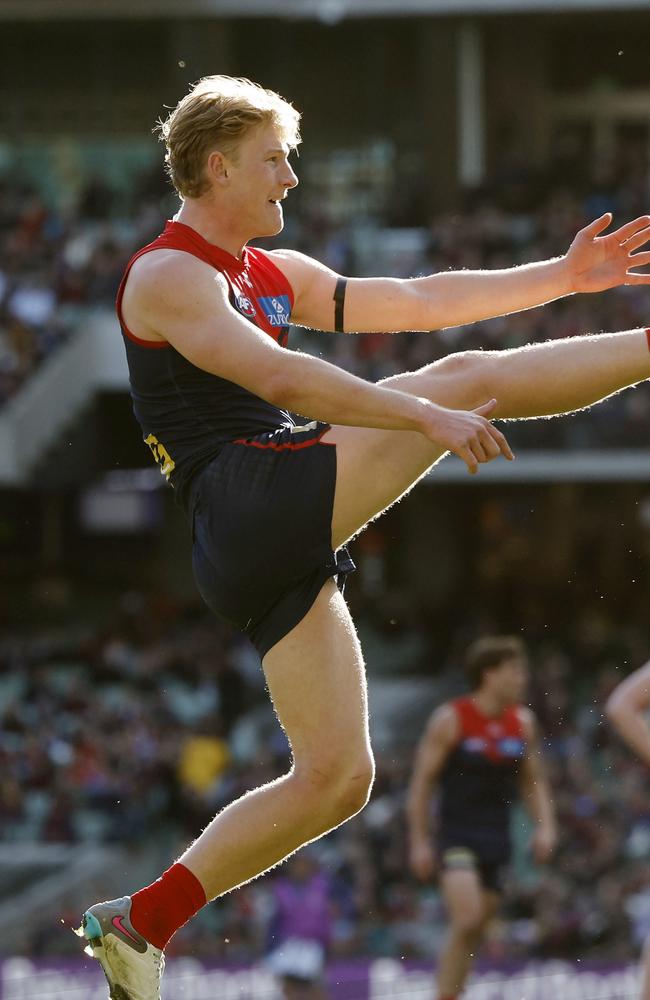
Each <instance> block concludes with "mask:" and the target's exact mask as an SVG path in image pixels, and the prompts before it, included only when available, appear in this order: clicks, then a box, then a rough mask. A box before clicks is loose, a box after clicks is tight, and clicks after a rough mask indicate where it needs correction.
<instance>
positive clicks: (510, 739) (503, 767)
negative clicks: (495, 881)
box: [438, 697, 526, 853]
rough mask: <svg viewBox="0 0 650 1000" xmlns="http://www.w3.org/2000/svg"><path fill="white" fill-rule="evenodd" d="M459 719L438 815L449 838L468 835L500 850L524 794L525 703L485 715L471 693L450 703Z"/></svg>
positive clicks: (444, 771) (448, 839)
mask: <svg viewBox="0 0 650 1000" xmlns="http://www.w3.org/2000/svg"><path fill="white" fill-rule="evenodd" d="M451 706H452V708H453V710H454V711H455V712H456V716H457V720H458V730H459V734H458V741H457V743H456V746H455V747H454V749H453V750H452V752H451V754H450V755H449V757H448V758H447V761H446V764H445V767H444V769H443V771H442V774H441V776H440V793H441V794H440V798H439V802H438V820H439V829H440V833H441V835H442V836H443V837H444V839H445V840H446V841H447V843H449V841H450V839H451V840H453V839H454V837H457V838H459V840H462V842H463V844H464V842H465V840H467V837H468V836H469V837H470V838H471V839H472V844H469V843H468V844H467V845H466V846H472V845H473V844H474V843H475V842H481V843H483V844H484V845H485V848H486V852H485V853H490V847H491V846H492V847H493V848H494V849H495V852H496V853H498V845H499V842H501V843H507V842H508V841H509V827H510V808H511V806H512V804H513V803H514V802H515V800H516V799H517V798H518V795H519V788H518V778H519V774H520V769H521V762H522V760H523V758H524V756H525V753H526V740H525V735H524V730H523V725H522V721H521V714H520V708H519V706H517V705H512V706H510V707H509V708H506V709H505V710H504V711H503V712H502V714H501V715H500V716H498V717H496V718H495V717H492V716H486V715H484V714H483V712H481V710H480V709H479V708H478V706H477V705H476V703H475V702H474V699H473V698H471V697H465V698H457V699H456V700H455V701H452V702H451Z"/></svg>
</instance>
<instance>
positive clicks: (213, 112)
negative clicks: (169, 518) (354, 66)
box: [156, 76, 300, 198]
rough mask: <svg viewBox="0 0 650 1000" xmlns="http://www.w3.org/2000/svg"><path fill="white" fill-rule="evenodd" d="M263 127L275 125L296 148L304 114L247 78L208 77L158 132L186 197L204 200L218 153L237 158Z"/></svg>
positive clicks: (160, 123) (173, 176) (168, 164)
mask: <svg viewBox="0 0 650 1000" xmlns="http://www.w3.org/2000/svg"><path fill="white" fill-rule="evenodd" d="M258 125H275V126H276V127H277V129H278V131H279V133H280V135H281V136H282V139H283V140H284V141H285V142H286V143H287V144H288V145H289V147H290V148H291V149H295V148H296V146H297V145H298V143H299V142H300V129H299V125H300V113H299V112H298V111H296V109H295V108H294V107H293V105H291V104H290V103H289V102H288V101H285V99H284V98H283V97H280V95H279V94H276V93H275V91H273V90H266V89H265V88H264V87H260V85H259V84H257V83H253V82H252V81H251V80H247V79H245V78H244V77H233V76H204V77H203V78H202V79H201V80H199V81H198V83H195V84H194V86H193V87H192V89H191V90H190V92H189V94H186V95H185V97H183V99H182V100H181V101H179V103H178V104H177V105H176V107H175V108H174V110H173V111H172V112H171V113H170V114H169V115H168V117H167V118H166V119H165V120H164V121H163V120H162V119H161V120H159V121H158V122H157V124H156V130H157V131H159V133H160V135H159V138H160V139H161V140H162V141H163V142H164V143H165V146H166V149H167V152H166V154H165V165H166V168H167V173H168V174H169V178H170V180H171V182H172V184H173V185H174V187H175V188H176V190H177V191H178V193H179V195H180V196H181V197H182V198H199V197H200V196H201V195H202V194H205V193H206V191H207V190H208V188H209V183H208V181H207V178H206V176H205V166H206V163H207V159H208V156H209V154H210V153H211V152H213V151H214V150H220V151H221V152H223V153H225V154H226V155H232V154H233V153H234V152H235V150H236V147H237V144H238V143H239V142H240V141H241V140H242V138H244V137H245V136H246V135H247V134H248V132H250V131H251V129H254V128H256V127H257V126H258Z"/></svg>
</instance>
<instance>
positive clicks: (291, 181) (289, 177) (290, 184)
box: [282, 163, 299, 190]
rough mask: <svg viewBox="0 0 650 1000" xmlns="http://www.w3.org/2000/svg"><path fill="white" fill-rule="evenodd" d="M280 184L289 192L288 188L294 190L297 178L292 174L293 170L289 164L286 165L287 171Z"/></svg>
mask: <svg viewBox="0 0 650 1000" xmlns="http://www.w3.org/2000/svg"><path fill="white" fill-rule="evenodd" d="M282 183H283V184H284V186H285V188H286V189H287V190H289V189H290V188H295V187H296V186H297V184H298V183H299V181H298V177H297V175H296V173H295V172H294V169H293V167H292V166H291V164H290V163H287V170H286V174H285V176H284V178H283V181H282Z"/></svg>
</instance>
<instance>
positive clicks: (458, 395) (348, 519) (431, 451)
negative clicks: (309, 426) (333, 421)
mask: <svg viewBox="0 0 650 1000" xmlns="http://www.w3.org/2000/svg"><path fill="white" fill-rule="evenodd" d="M381 384H382V385H385V386H388V387H390V388H392V389H400V390H401V391H402V392H408V393H411V394H412V395H414V396H426V397H427V398H428V399H431V400H433V401H434V402H436V403H440V404H441V405H442V406H449V407H451V408H454V409H473V408H474V407H476V406H480V405H481V404H482V403H486V402H487V401H488V399H489V397H485V388H484V386H483V384H482V380H481V378H480V377H479V367H478V366H475V365H473V366H470V365H468V364H466V360H465V356H463V355H461V354H459V355H451V356H449V357H447V358H443V359H441V360H440V361H437V362H435V363H434V364H431V365H427V366H426V367H425V368H421V369H420V370H419V371H417V372H407V373H405V374H402V375H393V376H391V377H390V378H387V379H383V380H382V382H381ZM323 440H324V441H326V442H328V443H333V444H336V461H337V471H336V492H335V495H334V510H333V514H332V544H333V546H334V548H337V547H338V546H339V545H342V544H343V543H344V542H347V541H348V540H349V539H350V538H352V537H353V536H354V535H356V534H357V532H359V531H361V529H362V528H363V527H364V526H365V525H366V524H367V523H368V522H369V521H371V520H372V519H373V518H374V517H376V516H377V515H378V514H381V513H382V511H384V510H386V509H387V508H388V507H390V505H391V504H393V503H394V502H395V501H396V500H399V498H400V497H402V496H403V495H404V494H405V493H407V492H408V491H409V490H410V489H411V487H412V486H414V485H415V483H417V481H418V480H419V479H421V477H422V476H423V475H425V473H426V472H427V471H428V470H429V469H430V468H431V466H432V465H434V464H435V462H437V461H438V459H440V458H441V457H442V455H443V454H444V451H443V450H442V449H440V448H438V447H436V445H435V444H432V443H431V441H428V440H427V439H426V438H425V437H424V436H423V435H422V434H418V433H416V432H414V431H390V430H375V429H373V428H367V427H343V426H341V425H334V426H332V429H331V430H330V431H328V432H327V434H326V435H325V437H324V438H323Z"/></svg>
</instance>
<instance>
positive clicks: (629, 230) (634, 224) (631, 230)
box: [611, 215, 650, 245]
mask: <svg viewBox="0 0 650 1000" xmlns="http://www.w3.org/2000/svg"><path fill="white" fill-rule="evenodd" d="M648 226H650V215H640V216H639V217H638V218H637V219H632V221H631V222H626V223H625V225H624V226H621V228H620V229H616V230H615V231H614V232H613V233H611V235H612V236H615V237H616V239H617V240H618V242H619V243H624V242H625V240H629V239H631V238H633V237H634V235H635V233H639V232H640V230H643V229H647V228H648ZM639 245H640V244H639Z"/></svg>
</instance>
